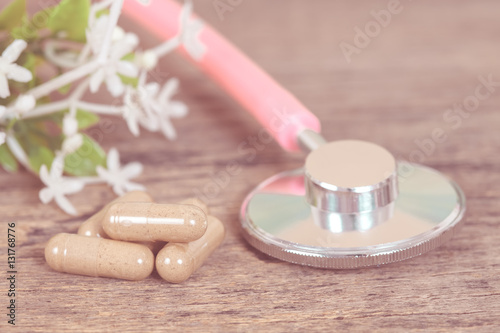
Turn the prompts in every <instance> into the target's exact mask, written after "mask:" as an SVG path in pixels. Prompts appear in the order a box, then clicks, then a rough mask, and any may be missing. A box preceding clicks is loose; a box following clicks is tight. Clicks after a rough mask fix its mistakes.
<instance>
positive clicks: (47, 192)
mask: <svg viewBox="0 0 500 333" xmlns="http://www.w3.org/2000/svg"><path fill="white" fill-rule="evenodd" d="M38 197H39V198H40V201H41V202H43V203H44V204H47V203H49V202H50V201H51V200H52V199H53V198H54V193H52V190H51V189H50V188H48V187H44V188H42V189H41V190H40V192H38Z"/></svg>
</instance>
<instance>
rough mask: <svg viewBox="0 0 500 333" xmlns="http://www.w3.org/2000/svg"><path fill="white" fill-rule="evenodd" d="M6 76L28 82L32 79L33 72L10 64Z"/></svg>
mask: <svg viewBox="0 0 500 333" xmlns="http://www.w3.org/2000/svg"><path fill="white" fill-rule="evenodd" d="M7 78H9V79H11V80H14V81H17V82H29V81H31V80H32V79H33V74H31V72H30V71H29V70H27V69H26V68H24V67H21V66H19V65H16V64H12V65H9V67H8V69H7Z"/></svg>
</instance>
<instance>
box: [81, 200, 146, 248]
mask: <svg viewBox="0 0 500 333" xmlns="http://www.w3.org/2000/svg"><path fill="white" fill-rule="evenodd" d="M116 202H153V198H151V196H150V195H149V194H148V193H146V192H143V191H132V192H128V193H125V194H124V195H122V196H121V197H119V198H116V199H115V200H113V201H111V202H110V203H108V204H107V205H106V206H104V207H103V208H102V209H101V210H100V211H98V212H97V213H96V214H94V215H92V216H91V217H90V218H89V219H88V220H87V221H85V222H83V223H82V224H81V225H80V228H78V234H79V235H82V236H89V237H102V238H109V237H107V235H106V232H105V231H104V229H103V228H102V223H101V222H102V220H103V218H104V215H105V214H106V211H107V210H108V208H109V206H111V205H112V204H114V203H116Z"/></svg>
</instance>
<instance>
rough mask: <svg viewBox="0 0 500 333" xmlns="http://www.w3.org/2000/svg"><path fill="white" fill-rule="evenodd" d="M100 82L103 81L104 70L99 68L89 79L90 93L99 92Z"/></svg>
mask: <svg viewBox="0 0 500 333" xmlns="http://www.w3.org/2000/svg"><path fill="white" fill-rule="evenodd" d="M102 81H104V69H103V68H99V69H98V70H97V71H96V72H95V73H94V74H92V76H91V77H90V86H89V88H90V91H91V92H92V93H95V92H97V91H98V90H99V87H100V86H101V84H102Z"/></svg>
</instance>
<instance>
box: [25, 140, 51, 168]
mask: <svg viewBox="0 0 500 333" xmlns="http://www.w3.org/2000/svg"><path fill="white" fill-rule="evenodd" d="M28 158H29V161H30V166H31V168H32V169H33V170H34V171H36V172H39V170H40V167H41V166H42V165H44V164H45V165H46V166H47V168H49V169H50V166H51V165H52V161H53V160H54V153H53V152H52V150H50V149H49V148H47V147H44V146H33V145H32V146H30V147H29V150H28Z"/></svg>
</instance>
